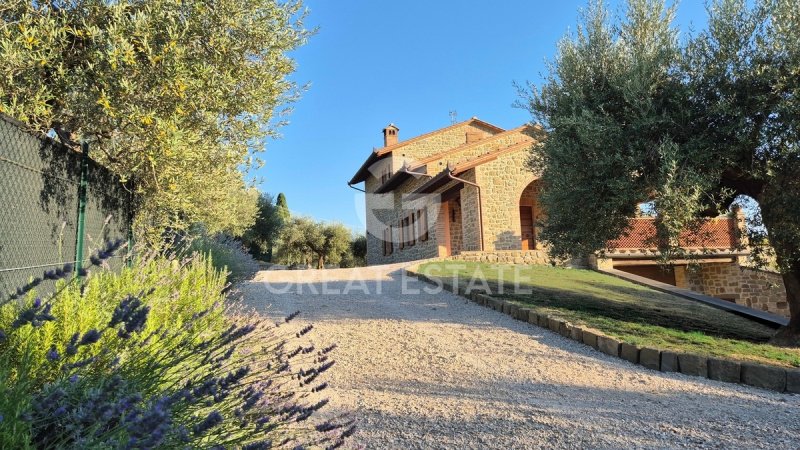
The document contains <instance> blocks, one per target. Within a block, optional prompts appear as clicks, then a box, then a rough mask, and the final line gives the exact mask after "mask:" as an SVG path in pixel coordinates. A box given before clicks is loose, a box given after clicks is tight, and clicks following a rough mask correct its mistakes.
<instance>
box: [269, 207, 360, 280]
mask: <svg viewBox="0 0 800 450" xmlns="http://www.w3.org/2000/svg"><path fill="white" fill-rule="evenodd" d="M350 243H351V232H350V230H349V229H348V228H347V227H345V226H344V225H342V224H338V223H325V222H315V221H314V220H312V219H310V218H308V217H292V218H290V219H289V220H288V222H287V223H286V225H285V226H284V228H283V230H282V232H281V237H280V243H279V247H278V257H279V261H280V262H282V263H285V264H305V265H308V266H311V265H316V267H317V268H318V269H323V268H325V264H338V263H340V262H342V260H343V258H349V257H350V255H349V253H350Z"/></svg>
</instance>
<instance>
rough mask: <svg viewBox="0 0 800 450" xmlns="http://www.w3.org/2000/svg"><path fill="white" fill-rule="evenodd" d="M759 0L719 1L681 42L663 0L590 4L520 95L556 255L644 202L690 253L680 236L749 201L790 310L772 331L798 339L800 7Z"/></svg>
mask: <svg viewBox="0 0 800 450" xmlns="http://www.w3.org/2000/svg"><path fill="white" fill-rule="evenodd" d="M754 3H755V4H754V6H752V7H748V5H747V2H746V1H745V0H714V1H712V2H711V3H710V4H709V7H708V11H709V27H708V30H706V31H703V32H701V33H699V34H698V35H697V36H694V37H692V38H691V39H688V40H687V41H686V42H685V43H683V44H681V42H680V41H679V39H678V31H677V29H676V28H675V27H674V26H673V24H672V22H673V19H674V14H675V9H674V6H668V5H666V4H665V2H664V1H663V0H629V1H628V2H627V8H626V10H625V13H624V14H623V15H622V16H621V17H617V18H615V19H614V20H611V19H610V18H609V14H608V12H607V10H606V9H605V7H604V5H603V4H602V2H596V3H593V4H591V5H590V7H589V8H588V10H587V11H586V12H585V13H584V15H583V17H582V19H583V20H582V23H581V25H580V27H579V28H578V30H577V32H576V33H575V34H574V35H571V36H568V37H566V38H564V39H563V40H562V41H561V42H560V43H559V47H558V53H557V55H556V57H555V59H554V60H553V61H552V62H551V64H550V66H549V73H548V75H547V78H546V80H545V82H544V84H543V85H542V86H541V87H540V88H537V87H534V86H531V87H530V89H529V90H528V91H527V93H526V97H525V98H524V106H525V107H527V108H528V109H529V110H530V111H531V113H532V114H533V116H534V118H535V119H537V120H539V121H540V122H542V124H543V125H544V128H545V131H546V137H544V138H543V143H542V144H541V145H540V146H538V147H536V148H534V149H533V150H532V155H531V160H530V165H531V168H532V169H533V170H535V171H538V172H540V173H541V175H542V179H543V182H544V183H543V184H544V190H543V193H542V196H541V201H542V203H543V206H544V208H545V209H546V210H547V211H548V219H547V222H546V224H545V227H544V231H543V233H542V237H543V239H544V240H546V241H548V242H549V243H550V245H551V248H552V252H553V254H554V256H560V257H564V256H579V255H586V254H590V253H593V252H597V251H603V250H604V248H605V246H606V243H607V242H608V241H609V240H611V239H614V238H615V237H617V236H618V235H620V234H621V233H624V232H625V231H626V229H627V226H628V223H629V219H630V218H633V217H634V216H635V214H636V205H637V204H638V203H640V202H645V201H652V204H653V208H654V212H655V214H656V218H657V220H656V223H657V229H658V236H657V242H655V244H657V245H658V246H659V248H660V249H661V252H662V255H663V256H664V258H665V259H674V258H677V257H683V256H685V255H684V253H683V250H682V249H681V248H680V247H679V245H678V244H679V241H678V238H679V236H683V237H684V239H685V236H687V235H688V236H692V235H693V233H692V231H694V230H696V226H697V225H698V224H699V223H700V222H701V221H702V220H703V219H704V218H707V217H710V216H715V215H718V214H720V213H725V212H728V210H729V208H730V206H731V205H732V203H733V202H734V201H736V199H737V198H738V197H740V196H749V197H751V198H752V199H754V200H755V201H756V202H757V204H758V206H759V208H760V216H757V217H756V218H755V221H756V222H757V223H755V224H754V225H763V226H754V227H750V232H751V234H752V236H751V237H752V238H758V239H751V240H750V241H751V242H752V243H763V242H765V239H763V237H764V236H760V237H759V236H758V235H759V234H766V235H767V236H768V240H769V243H770V245H771V247H772V248H773V249H774V251H775V256H776V258H777V262H778V266H779V267H780V270H781V272H782V274H783V279H784V284H785V285H786V289H787V300H788V302H789V305H790V310H791V319H790V325H789V326H788V327H786V328H785V329H783V330H781V331H780V332H779V333H778V334H777V335H776V338H775V342H777V343H787V344H798V334H800V228H799V227H800V202H798V201H797V199H798V198H800V159H799V158H800V149H798V142H800V135H799V134H798V133H800V128H799V127H798V120H799V119H800V116H799V115H798V114H797V111H798V110H800V109H799V108H798V106H800V105H798V86H799V85H800V60H799V59H798V58H800V51H798V50H799V49H800V5H799V4H798V3H797V2H795V1H789V0H756V1H755V2H754ZM760 219H761V220H760ZM700 238H702V237H700ZM755 254H756V256H757V257H756V259H757V260H759V259H760V258H758V255H759V254H761V253H760V252H759V251H756V252H755Z"/></svg>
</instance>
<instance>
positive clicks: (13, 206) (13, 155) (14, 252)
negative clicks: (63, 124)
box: [0, 115, 134, 300]
mask: <svg viewBox="0 0 800 450" xmlns="http://www.w3.org/2000/svg"><path fill="white" fill-rule="evenodd" d="M82 179H83V180H84V182H85V186H86V189H85V190H84V191H83V192H84V195H82V190H81V180H82ZM81 197H83V198H84V204H85V207H84V208H81ZM133 200H134V198H133V194H132V193H131V192H130V190H129V189H127V188H126V187H125V186H124V185H123V184H122V183H120V181H119V179H118V178H117V177H116V176H115V175H114V174H112V173H111V172H109V171H108V170H107V169H105V168H104V167H102V166H100V165H98V164H97V163H95V162H94V161H92V160H91V159H90V158H89V157H85V156H84V154H82V153H80V152H78V151H75V150H73V149H70V148H67V147H65V146H63V145H61V144H59V143H58V142H55V141H54V140H52V139H50V138H48V137H46V136H37V135H35V134H33V133H29V132H27V131H24V130H23V128H22V126H21V124H19V123H17V122H16V121H14V120H13V119H10V118H8V117H6V116H3V115H0V300H2V299H3V298H6V297H7V295H8V294H10V293H11V292H13V291H15V290H16V289H17V288H18V287H20V286H22V285H24V284H25V283H27V282H28V281H30V279H31V278H33V277H40V276H41V275H42V272H43V271H45V270H50V269H54V268H56V267H59V266H62V265H63V264H65V263H68V262H69V263H73V264H75V263H76V262H78V261H79V260H82V261H83V262H85V261H87V260H88V258H89V256H90V255H91V252H92V251H93V250H94V249H97V248H99V247H101V246H102V245H103V244H104V243H105V242H106V241H107V240H110V239H129V238H130V230H131V222H132V217H133ZM81 216H83V217H82V221H83V224H84V225H83V227H81V226H80V225H79V224H80V222H81ZM81 228H82V229H83V233H79V230H80V229H81ZM79 243H82V246H80V247H81V249H82V251H80V250H79ZM124 258H125V255H117V256H116V257H115V258H113V259H112V260H111V265H112V266H119V265H121V264H122V262H123V259H124ZM47 283H48V282H44V283H42V285H41V287H40V288H39V292H40V293H41V292H46V291H50V290H52V288H53V286H52V284H47Z"/></svg>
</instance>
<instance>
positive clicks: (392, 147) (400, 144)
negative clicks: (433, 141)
mask: <svg viewBox="0 0 800 450" xmlns="http://www.w3.org/2000/svg"><path fill="white" fill-rule="evenodd" d="M473 122H478V123H481V124H483V125H484V126H487V127H489V128H494V129H495V130H498V131H499V132H500V133H499V134H502V133H504V132H505V131H506V130H505V129H503V128H500V127H498V126H497V125H493V124H491V123H489V122H486V121H485V120H481V119H478V118H477V117H472V118H470V119H468V120H465V121H463V122H458V123H454V124H452V125H450V126H446V127H444V128H439V129H438V130H433V131H429V132H427V133H424V134H420V135H419V136H414V137H413V138H411V139H408V140H405V141H402V142H398V143H396V144H392V145H387V146H386V147H382V148H378V149H376V150H375V151H374V153H375V154H376V155H377V156H383V155H385V154H387V153H390V152H392V151H393V150H395V149H398V148H400V147H403V146H405V145H408V144H411V143H414V142H417V141H420V140H422V139H425V138H427V137H431V136H433V135H435V134H438V133H442V132H445V131H449V130H453V129H456V128H458V127H461V126H464V125H467V124H470V123H473Z"/></svg>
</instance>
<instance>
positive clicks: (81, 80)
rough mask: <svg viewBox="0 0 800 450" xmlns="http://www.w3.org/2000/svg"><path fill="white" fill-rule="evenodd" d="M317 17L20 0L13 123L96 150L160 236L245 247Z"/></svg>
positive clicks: (2, 91)
mask: <svg viewBox="0 0 800 450" xmlns="http://www.w3.org/2000/svg"><path fill="white" fill-rule="evenodd" d="M303 15H304V13H303V11H302V7H301V4H300V2H299V1H296V0H288V1H278V0H218V1H214V2H208V1H203V0H185V1H180V2H176V1H174V0H137V1H132V0H122V1H108V0H74V1H61V0H44V1H29V0H7V1H4V2H2V3H1V4H0V60H2V61H3V64H2V65H0V112H3V113H5V114H8V115H11V116H13V117H15V118H17V119H19V120H21V121H22V122H24V123H27V124H29V125H30V127H31V128H33V129H36V130H39V131H42V132H47V131H49V130H53V131H55V133H56V134H57V135H58V137H59V139H60V140H61V141H63V142H64V143H66V144H67V145H71V146H77V143H78V141H79V140H86V141H88V142H90V144H91V153H92V157H93V158H95V159H97V160H98V161H99V162H101V163H102V164H104V165H106V166H107V167H109V168H110V169H112V170H113V171H115V172H116V173H118V174H119V175H120V176H121V177H122V178H123V179H124V180H127V179H133V180H134V181H135V189H136V190H137V191H139V192H140V193H141V194H142V198H143V200H144V201H143V204H142V207H141V214H140V216H139V224H140V225H144V226H145V228H146V229H149V230H155V231H156V232H157V231H158V230H160V229H163V228H164V227H166V226H169V227H173V228H181V227H183V226H185V225H186V224H189V223H192V222H198V221H201V222H204V223H205V224H206V225H207V226H208V228H209V231H212V232H213V231H219V230H224V231H228V232H231V233H233V234H237V235H238V234H241V233H242V232H244V230H245V229H246V228H247V226H249V225H250V223H252V221H253V218H254V216H255V212H256V196H254V195H252V194H251V193H249V192H248V191H247V189H246V183H245V179H244V176H243V173H242V169H244V170H247V169H249V168H250V167H252V166H253V165H255V164H259V161H257V159H255V157H254V155H256V154H257V153H258V152H259V151H260V150H262V149H263V147H264V145H265V140H266V138H268V137H270V136H272V135H273V134H274V133H275V132H276V127H277V126H278V125H279V123H278V122H277V118H278V116H279V115H280V111H279V109H280V108H282V107H283V106H284V105H286V104H287V102H289V101H291V100H293V99H294V98H295V96H296V95H297V92H298V89H297V87H296V86H295V85H294V84H293V83H292V82H291V81H290V80H288V79H287V75H289V74H290V73H291V72H292V71H293V70H294V62H293V61H292V60H291V59H290V58H289V57H288V56H287V52H288V51H290V50H292V49H294V48H296V47H298V46H299V45H301V44H302V43H303V42H304V41H305V39H306V38H307V36H308V32H307V31H306V30H305V29H304V28H303V23H302V19H303ZM156 234H157V233H154V235H156Z"/></svg>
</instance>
